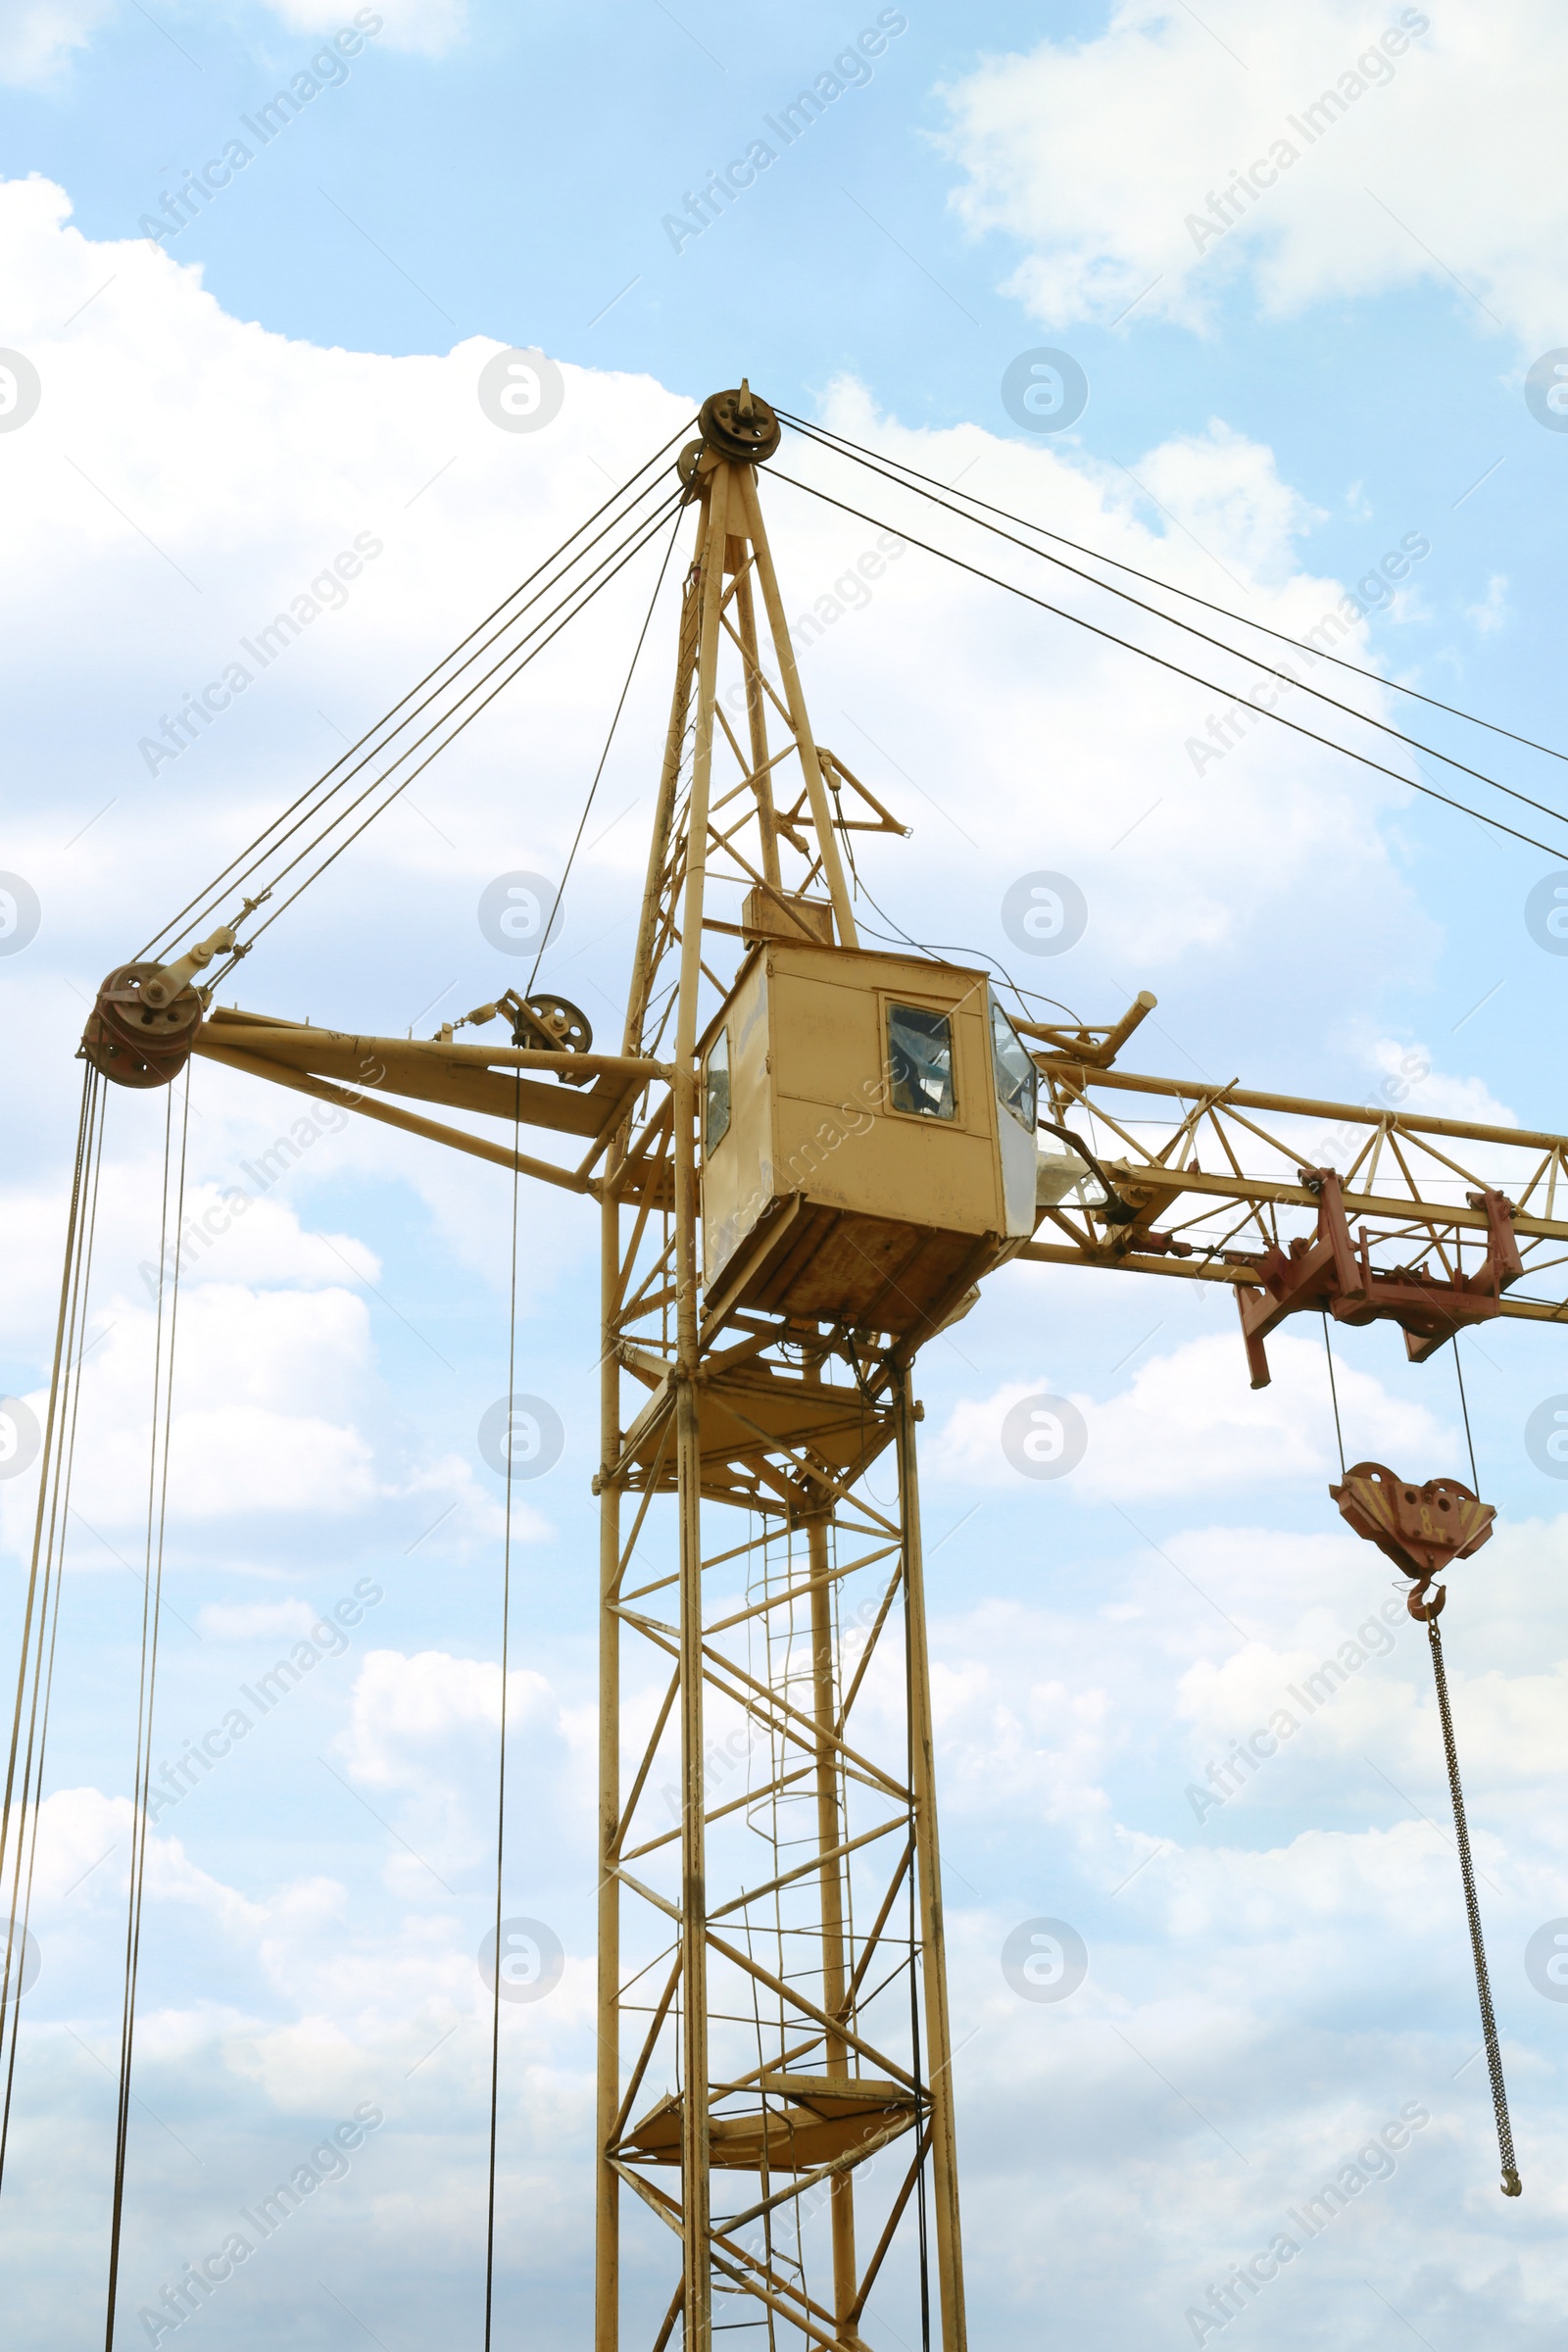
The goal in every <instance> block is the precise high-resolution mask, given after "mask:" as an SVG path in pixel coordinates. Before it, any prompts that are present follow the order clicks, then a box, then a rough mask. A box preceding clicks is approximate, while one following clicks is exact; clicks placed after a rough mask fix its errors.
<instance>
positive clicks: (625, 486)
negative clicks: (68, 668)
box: [141, 422, 691, 957]
mask: <svg viewBox="0 0 1568 2352" xmlns="http://www.w3.org/2000/svg"><path fill="white" fill-rule="evenodd" d="M690 429H691V426H690V422H688V423H687V424H685V425H683V426H682V427H681V430H680V432H677V433H673V434H671V436H670V438H669V439H668V440H667V441H666V442H665V443H664V444H663V446H662V448H660V449H657V450H656V451H655V452H654V454H653V456H652V457H651V458H649V459H648V460H646V462H645V463H644V464H643V465H641V466H638V468H637V470H636V472H635V473H633V474H630V475H629V476H628V477H627V479H626V480H625V481H624V482H622V483H621V484H620V485H619V487H618V488H617V489H615V490H613V491H612V493H611V495H610V497H609V498H607V499H606V500H605V501H604V503H603V505H602V506H599V507H596V508H595V509H594V511H593V513H592V514H591V515H588V516H587V517H586V519H585V520H584V521H583V522H581V523H579V524H578V525H577V526H576V528H575V529H574V530H573V531H571V532H570V533H569V534H568V536H567V537H566V538H565V539H564V540H563V541H562V543H561V545H560V546H559V547H558V548H556V549H555V550H554V551H553V552H552V553H551V554H550V555H548V556H546V557H545V558H544V560H543V562H542V563H540V564H536V565H535V566H534V568H533V570H532V571H531V572H529V573H528V574H527V575H526V577H525V578H523V579H522V580H520V581H519V582H518V584H517V586H516V587H515V588H514V589H513V590H512V591H511V593H510V594H509V595H507V596H505V597H503V598H502V600H501V602H500V604H499V605H496V606H495V607H493V608H492V610H491V611H490V612H489V613H486V614H485V616H484V618H483V619H482V620H479V621H476V622H475V624H474V626H473V627H472V628H471V629H470V630H469V632H468V634H467V636H466V637H464V638H462V639H460V640H459V642H458V644H457V645H456V646H454V647H453V648H452V650H451V652H450V653H447V654H444V655H443V656H442V658H441V660H440V661H439V662H436V663H435V665H434V666H433V668H431V669H428V670H426V672H425V674H424V676H423V677H422V678H420V679H418V680H417V683H416V684H415V685H413V686H411V687H410V688H409V691H408V693H407V694H405V695H404V696H403V697H402V700H401V701H399V702H396V703H394V704H393V706H392V708H391V710H390V711H385V712H384V713H383V714H382V716H381V717H380V718H378V719H377V720H376V722H375V724H374V725H373V726H371V727H368V728H367V730H366V732H365V733H364V734H363V735H362V736H361V737H360V738H359V740H358V742H356V743H353V744H351V745H350V746H349V748H348V750H347V751H346V752H344V753H342V754H340V756H339V757H338V758H337V759H336V760H333V762H332V764H331V766H330V767H328V768H325V769H323V771H322V773H321V774H320V775H319V776H318V777H317V779H316V781H315V782H314V783H312V784H309V785H307V786H306V788H305V790H304V791H303V792H302V793H300V794H299V795H298V796H297V798H296V799H294V800H293V801H291V802H290V803H289V804H288V806H287V808H285V809H282V810H281V811H280V812H279V814H278V815H277V816H276V817H274V818H273V820H272V822H271V823H270V825H267V826H264V828H263V830H262V831H261V832H260V833H259V834H257V835H256V837H255V839H254V840H253V841H251V842H250V843H249V844H248V845H247V846H246V848H245V849H243V850H240V851H238V852H237V853H236V855H235V856H234V857H233V858H230V860H229V862H228V864H227V865H225V866H224V867H222V868H221V871H220V872H219V873H218V874H217V875H216V876H215V877H214V879H213V880H212V881H211V882H210V883H209V884H208V885H207V886H206V888H205V889H203V890H201V891H199V892H198V893H197V894H196V896H195V898H193V899H190V900H188V901H187V902H186V904H185V905H184V906H183V907H181V908H180V910H179V912H178V914H176V915H175V916H173V918H172V920H171V921H170V922H168V923H166V924H165V925H164V926H163V929H162V930H161V931H158V932H155V933H154V935H153V938H152V939H150V940H149V941H148V942H147V945H146V946H145V947H144V948H143V949H142V950H141V956H142V957H146V956H151V955H153V954H154V953H155V951H156V950H157V949H158V944H159V942H160V941H163V940H166V939H168V938H170V937H171V935H174V936H178V935H179V932H180V927H181V926H184V927H185V928H190V929H194V928H195V927H196V925H197V924H199V923H201V922H203V921H205V920H206V919H207V917H208V916H209V915H211V914H213V913H215V912H216V911H217V908H218V906H219V904H220V903H221V895H222V894H223V893H224V891H225V886H226V889H227V890H232V889H236V888H238V886H239V882H240V881H241V880H243V879H244V878H245V876H244V875H236V872H235V869H236V868H237V867H239V866H240V865H241V864H242V863H243V861H244V859H245V858H250V857H251V856H252V854H253V853H255V852H261V851H262V845H263V844H264V843H266V842H267V841H268V840H269V839H270V836H271V835H272V834H274V833H276V831H277V828H278V827H279V826H280V825H281V824H283V822H284V820H285V819H286V818H288V817H290V816H292V815H293V814H294V812H295V810H296V809H303V808H304V807H305V804H306V803H307V802H308V801H309V800H310V799H311V797H312V795H313V794H315V793H319V792H320V791H321V790H322V788H323V787H324V786H325V785H326V784H327V783H328V781H329V779H330V778H331V777H332V776H334V775H336V773H337V771H338V769H339V768H340V767H342V766H343V765H344V763H345V762H346V761H348V760H353V759H354V757H355V754H356V753H358V752H361V751H363V750H364V749H365V747H366V745H367V744H369V743H370V742H371V741H372V739H373V738H375V737H377V736H380V735H381V734H382V730H383V729H385V728H387V727H389V726H390V725H391V722H392V720H393V719H394V718H396V717H397V714H398V712H399V711H401V710H402V709H403V706H404V704H405V703H409V702H412V701H413V699H414V697H415V696H416V695H418V694H422V693H423V691H424V689H425V688H426V687H427V686H429V685H430V684H431V681H432V679H435V678H437V677H439V675H440V673H441V671H442V670H444V669H446V668H447V667H448V665H449V664H450V663H451V662H455V661H456V660H457V657H458V655H459V654H461V653H462V652H463V651H464V649H465V647H466V646H469V645H471V644H472V643H473V640H474V638H475V637H477V636H479V635H480V633H481V632H482V631H483V630H485V629H488V628H490V626H491V624H492V623H493V622H494V621H495V620H496V619H497V618H498V616H499V615H500V614H501V613H505V612H506V610H507V608H508V606H509V605H513V604H515V603H516V600H517V599H518V597H520V596H521V595H522V592H523V590H524V589H525V588H529V587H532V585H533V583H534V582H535V581H536V580H539V579H541V578H543V576H544V575H545V574H546V573H547V572H549V571H550V570H551V569H552V567H553V566H554V565H556V564H563V560H564V559H568V560H567V561H565V562H564V564H563V575H562V576H564V572H565V571H566V570H569V569H570V567H571V564H574V563H576V562H578V561H580V560H581V558H582V557H583V556H584V555H586V554H587V553H588V551H589V549H591V548H593V547H595V546H597V545H598V542H599V540H600V539H601V538H603V537H605V536H606V535H607V534H608V533H609V532H610V531H611V530H613V529H614V528H615V527H616V523H615V522H614V521H612V522H609V523H607V524H606V525H605V527H604V530H603V531H600V532H598V533H596V534H595V536H594V537H593V538H591V539H588V540H586V541H584V540H583V534H584V532H586V531H587V530H588V528H589V526H590V525H591V524H593V523H595V522H597V521H598V520H599V518H600V516H601V515H605V514H608V513H609V511H610V510H611V508H613V507H614V506H615V505H617V504H618V502H619V501H620V500H621V499H623V498H624V497H625V496H626V494H627V493H628V491H630V490H631V488H632V485H633V484H634V483H636V482H638V481H640V480H641V479H642V476H643V475H644V474H645V473H648V472H649V471H650V470H651V469H652V468H653V467H654V466H657V465H658V464H659V463H660V461H661V459H662V458H663V457H664V456H665V455H666V454H667V453H668V451H669V450H671V449H673V447H674V446H675V443H676V442H677V441H679V440H680V439H681V438H682V436H683V435H684V434H685V433H687V432H689V431H690ZM647 495H648V493H647V491H646V490H644V491H641V492H639V493H638V497H637V498H636V499H634V500H632V502H631V504H632V507H635V506H636V505H637V504H638V503H639V501H640V499H641V498H643V497H646V496H647ZM630 511H631V509H630V508H628V510H627V512H628V513H630ZM618 519H620V520H624V516H622V517H619V518H618ZM579 541H582V542H583V543H582V545H581V546H578V545H577V543H578V542H579ZM574 549H575V553H573V552H572V551H573V550H574ZM551 585H559V581H558V582H556V583H551V582H549V581H547V582H546V584H545V586H544V587H543V588H541V589H540V590H539V591H538V592H537V594H536V595H535V596H534V597H532V598H530V599H529V605H531V604H534V603H537V602H538V597H539V596H542V595H546V594H548V593H549V589H550V587H551ZM521 610H522V611H523V612H526V611H527V610H528V606H527V605H525V606H523V607H522V608H521ZM519 617H520V613H518V614H514V616H513V620H514V622H515V620H516V619H517V618H519ZM512 625H513V623H512V622H508V623H504V624H503V627H510V626H512ZM499 633H500V632H497V634H499ZM479 651H480V652H482V651H483V648H480V649H479ZM477 658H478V654H477V653H476V654H473V655H470V656H469V658H468V660H469V662H472V661H474V660H476V659H477ZM467 666H468V663H467V662H465V663H462V664H460V667H459V668H458V669H457V670H455V671H454V672H453V673H452V677H449V678H448V679H446V680H445V681H444V683H445V684H446V685H450V684H451V683H452V681H453V678H455V677H458V676H461V674H462V671H463V669H464V668H466V667H467ZM441 690H442V689H441V688H440V687H436V688H435V689H434V690H433V692H432V694H431V695H429V696H427V697H426V698H425V704H424V705H420V706H419V708H421V709H422V708H424V707H426V705H427V704H428V702H429V701H431V700H433V699H434V694H436V693H439V692H440V691H441ZM416 716H417V711H411V712H409V714H408V716H407V717H406V718H405V719H403V720H402V721H401V722H400V725H399V727H397V728H393V730H392V733H391V734H390V735H386V736H385V737H384V738H383V740H382V742H381V743H380V744H379V745H378V746H377V749H378V750H385V748H386V746H387V744H388V743H390V742H391V741H393V740H394V738H395V736H396V735H397V734H398V733H400V732H401V730H402V727H403V726H406V725H408V724H409V723H410V721H411V720H412V719H413V718H415V717H416ZM375 756H376V754H375V752H370V753H368V754H367V760H366V761H361V762H360V765H361V766H363V765H365V764H367V762H368V760H369V759H373V758H374V757H375ZM357 772H358V769H357V768H356V769H353V770H351V771H350V773H351V774H352V773H357ZM347 781H348V777H344V778H341V779H340V783H339V785H334V786H333V787H332V790H333V791H334V792H336V791H337V790H338V789H340V786H341V784H342V783H346V782H347ZM328 797H330V796H328ZM324 805H325V804H324V802H321V803H319V804H318V807H322V806H324ZM300 821H302V822H303V821H306V820H305V819H301V820H300ZM290 830H291V831H292V830H294V828H290ZM282 838H283V839H285V840H286V839H287V838H288V835H287V834H285V835H283V836H282ZM275 846H277V845H275V844H274V847H275ZM264 854H265V853H264ZM253 870H254V868H249V869H247V871H253ZM204 900H205V901H207V902H208V904H207V906H206V907H205V908H204V909H203V910H202V911H201V912H198V911H197V909H198V908H201V907H202V902H203V901H204ZM187 916H188V917H190V918H191V920H190V922H189V923H188V924H187V923H186V917H187Z"/></svg>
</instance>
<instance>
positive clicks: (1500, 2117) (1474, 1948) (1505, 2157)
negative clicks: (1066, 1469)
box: [1323, 1309, 1524, 2197]
mask: <svg viewBox="0 0 1568 2352" xmlns="http://www.w3.org/2000/svg"><path fill="white" fill-rule="evenodd" d="M1323 1344H1324V1348H1325V1349H1326V1350H1328V1313H1327V1310H1326V1309H1325V1310H1324V1316H1323ZM1458 1361H1459V1356H1458V1347H1457V1343H1455V1347H1454V1365H1455V1369H1456V1370H1457V1369H1458ZM1328 1363H1329V1386H1330V1390H1331V1392H1332V1391H1333V1387H1334V1356H1333V1352H1332V1350H1328ZM1458 1378H1459V1397H1460V1400H1461V1403H1462V1402H1463V1399H1464V1374H1463V1372H1462V1371H1459V1374H1458ZM1339 1422H1340V1408H1339V1398H1338V1396H1337V1395H1336V1396H1335V1401H1334V1426H1335V1432H1336V1435H1338V1433H1339ZM1464 1427H1465V1438H1466V1440H1467V1442H1468V1443H1469V1446H1470V1475H1471V1477H1472V1479H1475V1481H1476V1485H1477V1487H1478V1488H1479V1486H1480V1480H1479V1478H1477V1475H1476V1452H1475V1445H1474V1442H1473V1440H1471V1438H1470V1410H1469V1406H1468V1405H1465V1407H1464ZM1340 1475H1341V1476H1342V1478H1343V1477H1344V1475H1345V1441H1344V1439H1343V1438H1341V1440H1340ZM1407 1573H1410V1574H1413V1573H1414V1571H1413V1570H1410V1571H1407ZM1424 1590H1425V1587H1424V1585H1418V1586H1415V1587H1413V1588H1412V1592H1411V1601H1412V1603H1413V1602H1414V1600H1415V1595H1416V1593H1420V1592H1423V1591H1424ZM1445 1598H1446V1593H1445V1592H1444V1591H1443V1589H1442V1588H1440V1589H1439V1591H1438V1593H1437V1596H1436V1599H1435V1600H1428V1601H1425V1602H1423V1604H1422V1606H1421V1608H1420V1611H1419V1618H1420V1622H1421V1623H1423V1624H1424V1625H1425V1626H1426V1629H1427V1644H1428V1647H1429V1649H1430V1650H1431V1653H1432V1683H1433V1688H1434V1690H1435V1691H1436V1692H1437V1697H1438V1722H1439V1725H1440V1727H1441V1730H1442V1733H1443V1760H1444V1765H1445V1767H1446V1772H1447V1776H1448V1797H1449V1801H1450V1802H1451V1804H1452V1806H1453V1841H1454V1846H1455V1848H1456V1850H1457V1852H1458V1856H1459V1883H1460V1885H1461V1887H1463V1890H1464V1918H1465V1928H1466V1931H1467V1933H1468V1935H1469V1937H1470V1958H1471V1962H1472V1964H1473V1966H1474V1969H1475V1979H1476V2000H1477V2004H1478V2006H1479V2008H1480V2011H1481V2039H1482V2044H1483V2047H1484V2048H1485V2050H1486V2053H1487V2079H1488V2082H1489V2084H1490V2086H1491V2091H1492V2112H1493V2116H1494V2119H1495V2123H1496V2127H1497V2155H1498V2159H1499V2161H1500V2164H1501V2168H1502V2180H1501V2183H1500V2186H1501V2190H1502V2194H1503V2195H1504V2196H1505V2197H1517V2196H1522V2195H1523V2193H1524V2190H1523V2185H1522V2183H1521V2181H1520V2179H1519V2167H1518V2164H1517V2162H1516V2160H1515V2157H1514V2147H1513V2127H1512V2125H1511V2124H1510V2122H1509V2119H1508V2089H1507V2084H1506V2083H1505V2082H1504V2081H1503V2074H1502V2050H1501V2047H1500V2045H1499V2043H1498V2039H1497V2020H1496V2015H1495V2011H1494V2009H1493V2006H1492V1980H1491V1976H1490V1973H1489V1971H1488V1968H1487V1946H1486V1938H1485V1936H1483V1934H1482V1929H1481V1904H1480V1900H1479V1898H1478V1896H1477V1894H1476V1874H1475V1864H1474V1862H1473V1860H1472V1858H1471V1853H1470V1825H1469V1821H1468V1818H1467V1816H1466V1813H1465V1803H1464V1787H1463V1784H1462V1782H1461V1781H1460V1778H1459V1750H1458V1747H1457V1745H1456V1743H1455V1740H1454V1737H1453V1714H1452V1711H1451V1709H1450V1707H1449V1704H1448V1672H1447V1668H1446V1665H1445V1663H1444V1657H1443V1636H1442V1634H1441V1632H1440V1631H1439V1629H1438V1618H1439V1615H1440V1613H1441V1611H1442V1608H1443V1604H1444V1600H1445ZM1411 1613H1412V1614H1413V1615H1414V1614H1417V1612H1416V1611H1415V1609H1414V1608H1413V1607H1412V1612H1411Z"/></svg>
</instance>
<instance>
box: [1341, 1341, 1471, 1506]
mask: <svg viewBox="0 0 1568 2352" xmlns="http://www.w3.org/2000/svg"><path fill="white" fill-rule="evenodd" d="M1323 1352H1324V1354H1325V1355H1326V1356H1327V1357H1328V1363H1329V1397H1330V1398H1331V1399H1332V1401H1333V1405H1334V1442H1335V1444H1336V1445H1337V1446H1339V1449H1340V1476H1341V1477H1342V1478H1343V1477H1344V1476H1345V1432H1344V1431H1343V1430H1342V1429H1341V1427H1340V1392H1339V1388H1338V1385H1337V1384H1336V1381H1335V1378H1334V1350H1333V1348H1331V1347H1330V1346H1329V1310H1328V1308H1327V1307H1324V1309H1323ZM1470 1466H1471V1468H1472V1470H1473V1469H1474V1468H1475V1462H1474V1460H1473V1459H1472V1461H1471V1465H1470Z"/></svg>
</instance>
